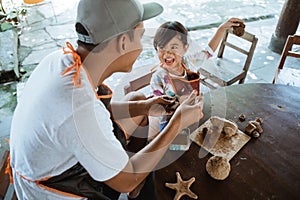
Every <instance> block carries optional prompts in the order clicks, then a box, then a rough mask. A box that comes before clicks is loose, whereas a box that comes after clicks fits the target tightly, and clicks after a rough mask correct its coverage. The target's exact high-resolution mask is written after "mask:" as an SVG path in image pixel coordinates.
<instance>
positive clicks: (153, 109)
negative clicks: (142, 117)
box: [146, 95, 176, 116]
mask: <svg viewBox="0 0 300 200" xmlns="http://www.w3.org/2000/svg"><path fill="white" fill-rule="evenodd" d="M175 100H176V98H175V97H170V96H167V95H163V96H152V97H150V98H148V99H147V100H146V102H147V108H148V112H147V113H148V115H149V116H162V115H171V114H173V112H174V110H172V109H171V110H170V109H167V107H168V106H170V105H172V104H174V103H175Z"/></svg>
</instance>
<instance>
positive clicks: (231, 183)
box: [155, 84, 300, 200]
mask: <svg viewBox="0 0 300 200" xmlns="http://www.w3.org/2000/svg"><path fill="white" fill-rule="evenodd" d="M224 97H225V98H224ZM218 105H221V106H218ZM223 105H225V106H223ZM222 109H223V110H225V111H222ZM219 111H220V112H219ZM218 112H219V113H224V112H225V116H221V117H225V118H226V119H231V120H233V121H235V122H237V124H238V126H239V129H240V130H242V131H244V128H245V126H246V124H247V121H249V120H254V119H255V118H256V117H262V118H263V120H264V122H263V125H262V127H263V129H264V132H263V133H262V135H261V136H260V137H259V138H257V139H255V138H252V139H251V140H250V141H249V142H248V143H247V144H246V145H245V146H244V147H243V148H242V149H241V150H240V151H239V152H238V153H237V154H236V155H235V156H234V157H233V158H232V159H231V160H230V164H231V172H230V175H229V177H228V178H227V179H225V180H223V181H217V180H215V179H213V178H211V177H210V176H209V175H208V173H207V172H206V170H205V165H206V162H207V160H208V159H209V158H210V157H211V156H212V155H211V154H208V155H207V156H205V157H204V158H199V156H198V154H199V149H200V147H199V146H198V145H197V144H195V143H194V142H193V143H192V145H191V146H190V149H189V150H188V151H186V152H185V153H184V154H183V155H181V156H180V158H179V159H177V160H176V161H175V162H173V163H171V164H170V165H168V166H167V167H164V168H162V169H158V170H157V171H155V178H156V190H157V195H158V199H161V200H168V199H173V197H174V195H175V191H174V190H171V189H169V188H167V187H165V186H164V185H165V183H166V182H169V183H175V182H176V175H175V173H176V172H177V171H178V172H180V174H181V176H182V178H183V180H188V179H190V178H191V177H195V178H196V181H195V182H194V183H193V184H192V186H191V190H192V191H193V192H195V193H196V194H197V195H198V199H200V200H214V199H218V200H220V199H232V200H241V199H284V200H285V199H289V200H291V199H300V192H299V189H300V88H297V87H292V86H284V85H272V84H243V85H233V86H229V87H225V88H221V89H217V90H213V91H211V92H210V93H207V94H206V95H205V103H204V109H203V113H204V115H205V116H204V118H203V119H202V120H201V121H200V124H202V123H203V122H205V121H206V120H207V119H209V118H210V117H211V116H212V115H215V114H218ZM241 113H243V114H245V115H246V117H247V118H246V121H245V122H239V120H238V116H239V115H240V114H241ZM176 154H178V153H177V152H174V151H169V152H167V153H166V155H165V159H170V158H171V157H172V156H178V155H176ZM181 199H182V200H184V199H190V198H189V197H188V196H183V197H182V198H181Z"/></svg>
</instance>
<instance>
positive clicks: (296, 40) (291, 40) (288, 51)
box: [272, 35, 300, 84]
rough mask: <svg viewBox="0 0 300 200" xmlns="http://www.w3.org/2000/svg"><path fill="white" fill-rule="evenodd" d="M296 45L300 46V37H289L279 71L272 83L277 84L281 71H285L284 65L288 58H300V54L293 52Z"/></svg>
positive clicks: (282, 54)
mask: <svg viewBox="0 0 300 200" xmlns="http://www.w3.org/2000/svg"><path fill="white" fill-rule="evenodd" d="M294 44H296V45H300V35H289V36H288V38H287V40H286V42H285V45H284V48H283V51H282V53H281V57H280V60H279V64H278V67H277V70H276V72H275V76H274V78H273V81H272V83H273V84H275V83H276V81H277V79H278V74H279V72H280V70H282V69H283V65H284V63H285V60H286V58H287V56H291V57H294V58H300V53H299V52H296V51H293V49H292V47H293V45H294Z"/></svg>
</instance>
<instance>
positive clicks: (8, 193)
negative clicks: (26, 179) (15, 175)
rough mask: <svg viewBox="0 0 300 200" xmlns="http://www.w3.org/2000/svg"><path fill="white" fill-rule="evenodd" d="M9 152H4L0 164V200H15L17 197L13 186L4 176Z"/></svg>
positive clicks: (7, 177) (6, 176) (5, 175)
mask: <svg viewBox="0 0 300 200" xmlns="http://www.w3.org/2000/svg"><path fill="white" fill-rule="evenodd" d="M8 155H9V151H8V150H6V151H5V152H4V154H3V157H2V159H1V162H0V170H1V171H0V199H4V200H10V199H12V200H17V196H16V193H15V190H14V186H13V185H11V184H10V182H9V175H8V174H5V168H6V166H7V157H8Z"/></svg>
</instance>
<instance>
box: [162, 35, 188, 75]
mask: <svg viewBox="0 0 300 200" xmlns="http://www.w3.org/2000/svg"><path fill="white" fill-rule="evenodd" d="M187 49H188V45H184V44H183V42H182V41H181V38H180V34H177V35H175V37H173V38H172V39H171V40H170V41H169V42H168V43H167V44H166V45H165V46H158V47H157V53H158V58H159V60H160V63H161V67H163V68H165V69H166V70H168V71H169V72H170V73H172V74H175V75H182V74H183V68H182V66H181V62H182V56H183V55H184V54H185V53H186V51H187Z"/></svg>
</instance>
